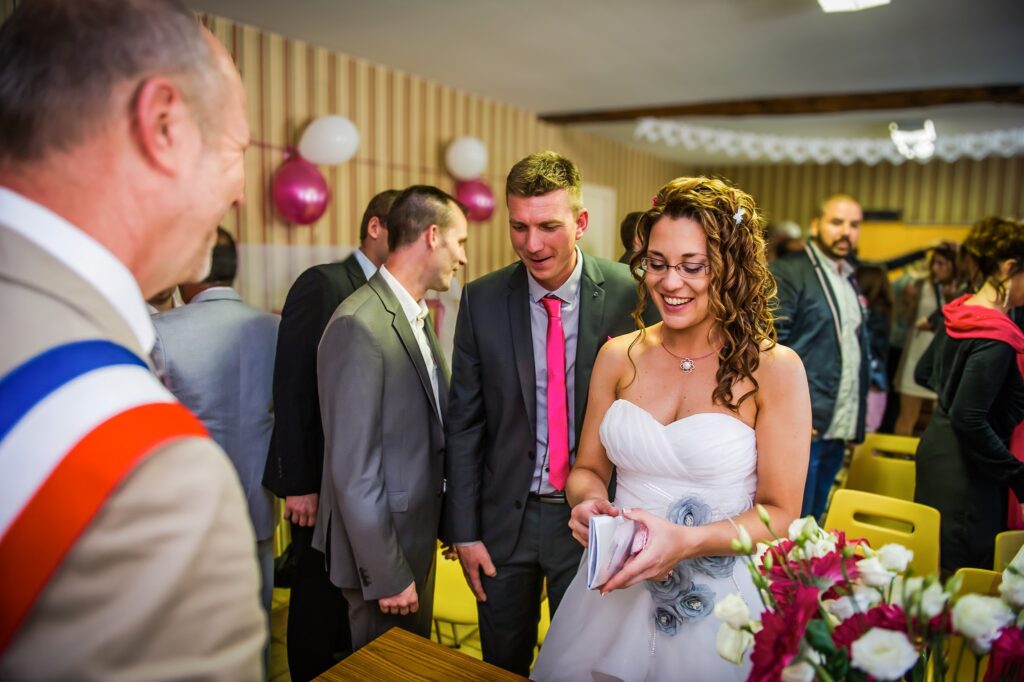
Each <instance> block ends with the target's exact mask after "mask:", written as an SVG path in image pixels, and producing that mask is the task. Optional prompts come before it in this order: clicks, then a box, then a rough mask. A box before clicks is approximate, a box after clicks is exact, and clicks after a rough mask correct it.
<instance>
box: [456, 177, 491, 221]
mask: <svg viewBox="0 0 1024 682" xmlns="http://www.w3.org/2000/svg"><path fill="white" fill-rule="evenodd" d="M455 198H456V199H458V200H459V201H461V202H462V203H463V204H465V205H466V207H467V208H468V209H469V219H470V220H477V221H483V220H487V219H488V218H490V217H491V214H492V213H494V193H493V192H492V191H491V188H490V187H488V186H487V183H486V182H484V181H483V180H459V181H458V182H457V183H455Z"/></svg>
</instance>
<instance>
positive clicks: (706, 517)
mask: <svg viewBox="0 0 1024 682" xmlns="http://www.w3.org/2000/svg"><path fill="white" fill-rule="evenodd" d="M665 518H666V519H668V520H669V521H671V522H672V523H674V524H676V525H678V526H703V525H704V524H706V523H707V522H709V521H710V520H711V507H709V506H708V505H707V504H705V503H704V500H702V499H700V498H699V497H681V498H679V499H678V500H676V501H675V502H673V503H672V504H671V505H670V506H669V508H668V511H667V512H666V513H665Z"/></svg>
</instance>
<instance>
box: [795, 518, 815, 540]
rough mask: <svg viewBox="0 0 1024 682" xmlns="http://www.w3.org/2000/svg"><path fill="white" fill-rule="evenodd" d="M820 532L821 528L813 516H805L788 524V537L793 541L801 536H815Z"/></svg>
mask: <svg viewBox="0 0 1024 682" xmlns="http://www.w3.org/2000/svg"><path fill="white" fill-rule="evenodd" d="M820 533H821V529H820V528H818V523H817V522H816V521H815V520H814V517H813V516H805V517H803V518H802V519H796V520H795V521H793V523H791V524H789V539H790V540H792V541H793V542H799V541H800V539H801V538H811V537H814V538H816V537H818V535H819V534H820Z"/></svg>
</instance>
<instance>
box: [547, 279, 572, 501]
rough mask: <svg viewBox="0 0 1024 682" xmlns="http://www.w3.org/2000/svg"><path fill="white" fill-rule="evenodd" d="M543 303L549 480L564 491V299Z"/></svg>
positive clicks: (566, 431)
mask: <svg viewBox="0 0 1024 682" xmlns="http://www.w3.org/2000/svg"><path fill="white" fill-rule="evenodd" d="M541 302H542V303H543V304H544V309H545V310H547V312H548V335H547V346H548V348H547V350H548V467H549V468H550V471H549V473H548V481H550V482H551V485H552V486H554V487H555V489H556V490H564V489H565V481H566V479H567V478H568V477H569V414H568V412H567V411H566V403H567V401H566V397H565V333H564V332H563V331H562V301H561V299H559V298H556V297H554V296H545V297H544V298H542V299H541Z"/></svg>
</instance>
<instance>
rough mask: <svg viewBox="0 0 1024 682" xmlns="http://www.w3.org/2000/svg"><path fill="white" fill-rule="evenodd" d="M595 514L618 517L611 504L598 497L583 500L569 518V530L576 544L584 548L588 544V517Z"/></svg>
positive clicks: (573, 509) (617, 511) (574, 508)
mask: <svg viewBox="0 0 1024 682" xmlns="http://www.w3.org/2000/svg"><path fill="white" fill-rule="evenodd" d="M596 514H606V515H608V516H618V515H619V510H618V509H616V508H615V507H614V506H613V505H612V503H611V502H609V501H608V500H605V499H602V498H600V497H593V498H591V499H589V500H583V501H582V502H580V503H579V504H577V505H576V506H575V507H573V508H572V516H571V517H570V518H569V530H571V531H572V536H573V537H574V538H576V542H578V543H580V544H581V545H583V546H584V547H586V546H588V545H589V543H590V517H591V516H594V515H596Z"/></svg>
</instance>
